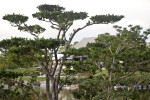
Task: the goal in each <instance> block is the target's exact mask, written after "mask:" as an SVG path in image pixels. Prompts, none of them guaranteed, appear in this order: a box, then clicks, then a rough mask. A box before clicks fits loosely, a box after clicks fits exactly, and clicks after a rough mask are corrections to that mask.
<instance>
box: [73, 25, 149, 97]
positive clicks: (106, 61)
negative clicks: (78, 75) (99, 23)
mask: <svg viewBox="0 0 150 100" xmlns="http://www.w3.org/2000/svg"><path fill="white" fill-rule="evenodd" d="M114 28H116V30H117V32H118V33H117V34H116V35H110V34H109V33H105V34H100V35H99V36H98V38H97V39H96V41H95V43H90V44H88V45H87V47H86V48H84V52H82V53H83V54H82V55H85V54H84V53H85V50H86V49H87V50H86V51H87V52H88V53H87V52H86V54H88V58H87V61H83V64H82V66H84V67H85V68H86V69H92V70H93V68H94V69H96V70H98V72H99V74H94V76H93V78H92V79H90V80H89V79H87V80H84V81H83V82H82V83H81V84H79V88H78V89H77V90H76V91H75V92H74V96H75V97H76V98H80V97H81V96H84V97H85V98H87V100H93V99H94V100H101V99H102V100H114V99H116V98H117V97H122V100H129V99H130V98H136V96H135V95H136V91H135V87H136V86H138V85H140V84H147V85H148V83H149V82H150V81H149V78H148V77H149V75H148V74H146V72H149V71H150V69H149V63H150V60H149V59H150V48H149V47H147V46H146V39H147V36H148V35H149V34H150V30H149V29H147V30H146V31H144V32H141V30H142V28H141V27H140V26H138V25H137V26H132V25H129V26H128V27H125V28H122V27H120V26H114ZM82 49H83V48H82ZM76 51H77V50H76ZM79 52H81V51H80V50H79ZM91 66H92V67H91ZM103 69H105V70H107V72H106V73H104V72H103ZM145 74H146V75H148V76H147V77H143V76H145ZM88 81H89V82H88ZM95 81H96V82H95ZM97 83H98V84H97ZM94 84H97V85H94ZM115 85H119V86H120V85H122V86H126V87H133V86H135V87H134V88H131V89H129V90H128V89H127V88H120V89H118V90H117V92H116V91H115V90H114V86H115ZM86 86H88V87H91V88H94V87H95V90H94V91H92V89H90V88H85V87H86ZM93 86H94V87H93ZM88 89H90V90H88ZM88 92H89V93H88ZM119 100H121V98H120V99H119Z"/></svg>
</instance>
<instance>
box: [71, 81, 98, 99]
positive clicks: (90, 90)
mask: <svg viewBox="0 0 150 100" xmlns="http://www.w3.org/2000/svg"><path fill="white" fill-rule="evenodd" d="M99 89H100V87H99V81H98V80H97V79H86V80H84V81H82V82H81V83H80V84H79V86H78V89H76V90H74V91H73V92H72V93H73V95H74V97H75V98H77V99H80V98H81V97H84V98H85V99H86V100H92V98H93V97H94V96H96V95H97V93H98V90H99Z"/></svg>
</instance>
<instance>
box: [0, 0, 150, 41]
mask: <svg viewBox="0 0 150 100" xmlns="http://www.w3.org/2000/svg"><path fill="white" fill-rule="evenodd" d="M40 4H58V5H60V6H63V7H65V8H66V10H73V11H76V12H80V11H85V12H87V13H88V14H89V16H92V15H96V14H97V15H98V14H115V15H124V16H125V18H124V19H122V20H121V21H120V22H118V23H116V24H115V25H121V26H127V25H129V24H133V25H141V26H142V27H143V28H144V29H147V28H150V0H2V1H1V3H0V40H2V39H5V38H10V37H11V36H13V37H14V36H18V37H29V38H33V37H31V35H30V34H28V33H25V32H20V31H18V30H17V28H14V27H12V26H11V25H10V24H9V22H7V21H4V20H2V17H3V16H4V15H5V14H12V13H16V14H24V15H26V16H29V17H30V18H29V21H28V24H39V25H41V26H43V27H45V28H48V30H47V31H46V32H45V33H43V34H42V35H41V37H43V36H44V37H55V36H56V35H55V33H56V31H54V30H51V29H49V26H50V25H49V24H48V23H45V22H41V21H40V22H39V21H38V20H37V19H33V18H32V14H33V13H35V12H37V11H38V10H37V8H36V7H37V6H38V5H40ZM85 23H86V21H77V22H75V23H74V26H73V27H72V29H75V28H78V27H81V26H83V25H84V24H85ZM113 25H114V24H113ZM113 25H111V24H108V25H94V26H90V27H87V28H86V29H84V30H82V31H80V32H79V33H78V34H77V35H76V36H75V38H74V40H73V41H80V40H81V39H82V38H84V37H96V36H97V35H98V34H100V33H105V32H109V33H111V34H115V30H114V29H113V28H112V26H113ZM72 29H71V30H72ZM71 30H69V32H71ZM149 41H150V40H149Z"/></svg>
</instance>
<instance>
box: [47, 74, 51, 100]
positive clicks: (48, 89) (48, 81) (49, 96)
mask: <svg viewBox="0 0 150 100" xmlns="http://www.w3.org/2000/svg"><path fill="white" fill-rule="evenodd" d="M46 95H47V99H48V100H52V99H51V94H50V79H49V75H48V74H46Z"/></svg>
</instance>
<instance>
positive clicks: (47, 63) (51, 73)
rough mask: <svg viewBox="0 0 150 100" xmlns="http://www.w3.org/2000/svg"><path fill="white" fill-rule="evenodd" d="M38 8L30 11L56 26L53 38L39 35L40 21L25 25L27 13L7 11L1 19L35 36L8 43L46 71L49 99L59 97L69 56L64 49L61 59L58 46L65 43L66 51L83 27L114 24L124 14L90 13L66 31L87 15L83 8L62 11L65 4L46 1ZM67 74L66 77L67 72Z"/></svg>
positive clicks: (54, 99) (34, 15)
mask: <svg viewBox="0 0 150 100" xmlns="http://www.w3.org/2000/svg"><path fill="white" fill-rule="evenodd" d="M37 8H38V9H39V12H37V13H35V14H33V17H34V18H37V19H39V20H41V21H44V22H48V23H50V24H51V28H52V29H56V30H58V33H57V38H56V39H44V38H42V39H39V35H40V33H42V32H44V31H45V28H42V27H41V26H39V25H27V24H26V21H27V20H28V17H27V16H23V15H20V14H8V15H5V16H4V17H3V19H4V20H7V21H9V22H10V24H11V25H12V26H14V27H18V30H21V31H25V32H28V33H30V34H31V35H33V36H35V38H36V39H35V40H33V41H32V40H30V42H29V43H28V44H27V43H26V41H24V42H23V43H22V44H19V46H17V47H16V46H15V47H11V49H13V50H16V49H17V50H18V51H21V52H22V53H20V54H25V55H29V56H30V57H32V58H34V59H35V60H37V61H38V63H39V65H40V66H41V67H42V68H43V70H44V72H45V74H46V93H47V98H48V100H58V93H59V91H60V89H61V87H59V86H62V85H63V84H62V85H60V84H59V83H60V75H61V72H62V67H63V62H65V61H66V57H67V56H68V55H67V54H66V53H65V54H64V55H63V57H62V58H61V59H59V58H58V55H57V54H58V51H59V48H60V46H64V48H65V49H64V52H66V51H68V48H69V46H70V44H71V41H72V39H73V38H74V36H75V35H76V34H77V33H78V32H79V31H81V30H82V29H84V28H86V27H88V26H91V25H94V24H108V23H112V24H113V23H115V22H118V21H120V20H121V19H122V18H123V16H122V15H121V16H117V15H110V14H107V15H96V16H92V17H90V18H89V21H88V22H87V23H86V24H85V25H84V26H83V27H81V28H77V29H74V30H73V32H72V33H70V34H69V33H68V30H69V29H70V27H71V26H72V25H73V22H74V21H76V20H84V19H86V18H87V17H88V15H87V13H86V12H73V11H65V8H64V7H61V6H58V5H47V4H44V5H40V6H38V7H37ZM67 34H69V38H68V39H67V37H66V36H67ZM8 41H11V40H8ZM18 42H20V41H18ZM24 44H27V45H26V46H25V45H24ZM29 44H31V46H32V47H31V46H29ZM21 45H23V46H21ZM24 46H25V47H24ZM28 46H29V48H30V49H29V51H28V52H27V51H26V50H28ZM2 47H6V48H7V46H5V45H3V46H2ZM8 49H10V48H8ZM23 49H24V50H25V51H24V50H23ZM18 51H17V52H18ZM53 56H54V58H55V60H54V61H53V60H52V57H53ZM54 62H55V63H54ZM66 77H68V75H67V74H66ZM64 82H65V81H64ZM50 83H51V92H50Z"/></svg>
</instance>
